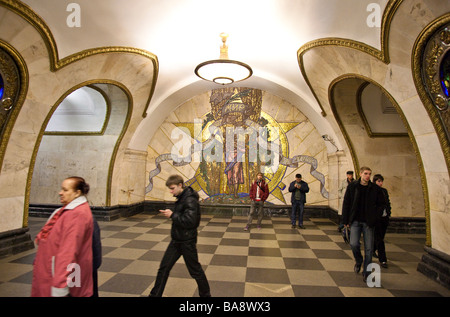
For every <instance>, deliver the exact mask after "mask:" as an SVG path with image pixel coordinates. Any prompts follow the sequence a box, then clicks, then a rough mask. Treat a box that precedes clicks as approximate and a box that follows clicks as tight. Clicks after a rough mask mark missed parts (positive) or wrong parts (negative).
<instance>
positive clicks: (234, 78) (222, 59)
mask: <svg viewBox="0 0 450 317" xmlns="http://www.w3.org/2000/svg"><path fill="white" fill-rule="evenodd" d="M220 37H221V38H222V46H221V47H220V55H219V59H214V60H210V61H206V62H203V63H200V64H199V65H198V66H197V67H196V68H195V71H194V72H195V74H196V75H197V76H198V77H200V78H201V79H203V80H208V81H212V82H214V83H216V84H220V85H228V84H232V83H235V82H239V81H242V80H245V79H247V78H249V77H250V76H252V74H253V70H252V68H251V67H250V66H249V65H247V64H245V63H243V62H239V61H235V60H231V59H229V58H228V45H227V44H226V41H227V38H228V34H226V33H223V32H222V33H220Z"/></svg>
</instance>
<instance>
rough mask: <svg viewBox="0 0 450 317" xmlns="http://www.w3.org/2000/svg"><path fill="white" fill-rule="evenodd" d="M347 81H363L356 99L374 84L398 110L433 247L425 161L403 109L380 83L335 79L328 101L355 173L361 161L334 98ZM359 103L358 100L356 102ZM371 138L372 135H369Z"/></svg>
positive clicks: (329, 90)
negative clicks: (415, 167)
mask: <svg viewBox="0 0 450 317" xmlns="http://www.w3.org/2000/svg"><path fill="white" fill-rule="evenodd" d="M347 79H360V80H362V83H361V85H360V86H359V88H358V89H357V90H356V91H355V98H357V94H358V90H360V89H361V87H362V86H364V85H367V84H372V85H375V86H377V87H378V88H379V89H380V90H381V91H382V92H383V93H384V94H385V95H386V96H387V97H388V98H389V100H391V102H392V101H393V102H392V104H393V106H394V107H395V109H396V110H397V113H398V114H399V116H400V118H401V120H402V122H403V124H404V126H405V128H406V130H407V133H408V137H409V140H410V142H411V145H412V147H413V150H414V154H415V156H416V160H417V164H418V166H419V172H420V178H421V185H422V190H423V194H424V195H423V198H424V209H425V218H426V220H427V221H426V237H427V241H426V244H427V245H428V246H431V227H430V203H429V191H428V185H427V180H426V173H425V169H424V165H423V161H422V157H421V155H420V151H419V146H418V145H417V142H416V139H415V138H414V134H413V132H412V129H411V127H410V125H409V123H408V121H407V119H406V117H405V115H404V114H403V111H402V109H401V108H400V106H399V105H398V103H397V102H395V100H394V98H393V97H392V96H391V94H389V92H388V91H386V90H385V89H384V88H383V87H382V86H381V85H380V84H379V83H377V82H375V81H374V80H372V79H370V78H367V77H364V76H361V75H357V74H345V75H342V76H339V77H338V78H336V79H334V80H333V81H332V82H331V83H330V86H329V89H328V99H329V101H330V107H331V111H332V113H333V116H334V118H335V119H336V122H337V124H338V126H339V129H340V130H341V132H342V134H343V136H344V139H345V141H346V143H347V146H348V148H349V150H350V155H351V157H352V160H353V162H354V169H355V171H359V168H360V165H359V160H358V157H357V155H356V151H355V147H354V145H353V143H352V141H351V138H350V136H349V134H348V132H347V130H346V128H345V126H344V124H343V122H342V120H341V118H340V116H339V112H338V111H337V107H336V103H335V100H334V98H333V91H334V89H335V88H336V86H337V85H338V84H339V83H340V82H342V81H344V80H347ZM355 102H356V103H357V100H356V101H355ZM369 137H370V135H369Z"/></svg>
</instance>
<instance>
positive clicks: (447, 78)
mask: <svg viewBox="0 0 450 317" xmlns="http://www.w3.org/2000/svg"><path fill="white" fill-rule="evenodd" d="M439 73H440V74H439V75H440V81H441V87H442V91H443V92H444V93H445V95H446V96H447V98H450V50H449V51H447V53H446V54H445V55H444V57H443V58H442V61H441V65H440V70H439Z"/></svg>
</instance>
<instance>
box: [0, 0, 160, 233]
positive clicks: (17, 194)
mask: <svg viewBox="0 0 450 317" xmlns="http://www.w3.org/2000/svg"><path fill="white" fill-rule="evenodd" d="M11 5H12V6H14V7H15V9H14V10H10V9H8V8H7V7H6V6H3V5H0V38H1V40H2V41H4V42H6V43H8V45H10V46H11V47H13V48H14V49H15V50H16V51H17V54H19V55H20V58H21V60H22V62H23V64H24V67H25V68H26V70H27V78H24V80H25V82H24V85H26V88H27V89H26V91H25V94H26V95H25V96H24V102H23V104H20V105H18V106H19V107H20V108H21V109H20V111H19V112H18V115H17V117H16V118H14V120H12V121H10V122H8V123H7V127H8V129H9V132H8V135H7V136H6V137H5V138H4V139H2V142H7V146H6V149H5V151H4V153H2V155H3V157H2V160H3V161H2V162H3V164H2V166H1V170H0V187H1V188H2V190H1V191H0V218H1V219H2V221H1V222H0V232H5V231H11V230H14V229H17V228H22V227H26V226H27V216H28V204H29V198H30V188H31V180H32V175H33V170H34V167H35V164H34V163H35V159H36V155H37V151H38V149H39V145H40V138H41V137H42V135H43V133H44V129H45V126H46V120H47V119H48V118H47V116H48V114H49V113H51V112H52V109H53V107H54V106H55V105H56V104H57V103H58V98H60V97H61V96H63V95H64V94H65V93H66V92H68V91H70V90H71V89H73V88H74V87H77V86H78V87H79V86H82V85H86V84H94V83H105V84H114V85H116V86H118V87H120V89H121V90H122V91H123V92H124V94H125V95H126V104H127V107H130V109H129V110H128V117H127V118H126V121H125V124H123V125H122V128H124V130H123V131H124V132H123V133H121V134H120V136H119V140H118V143H117V144H116V148H115V151H116V152H117V155H116V156H115V157H114V161H113V165H112V166H111V167H110V169H111V173H110V175H111V176H110V177H111V181H110V199H109V200H110V201H109V202H108V203H109V204H111V205H114V204H117V203H118V202H119V196H120V195H119V193H120V192H121V190H120V188H121V185H120V183H119V182H120V179H119V176H120V175H119V171H120V165H121V164H122V162H123V160H124V155H125V150H126V148H127V144H128V143H129V141H130V139H131V137H132V135H133V134H134V132H135V131H136V128H137V126H138V125H139V123H140V122H141V121H142V118H143V113H144V112H145V109H146V108H147V105H148V103H149V99H150V97H151V94H152V91H153V89H154V78H155V76H156V75H157V67H158V65H157V60H156V58H155V57H154V56H153V55H152V54H151V53H148V52H144V51H141V50H139V49H135V48H133V49H127V48H122V47H119V48H111V47H107V48H96V49H95V50H87V51H84V52H82V53H76V54H74V55H71V56H68V57H65V58H63V59H59V57H58V55H57V52H56V44H55V43H54V39H53V37H52V36H51V34H49V32H48V29H47V28H45V22H44V21H42V20H40V18H39V17H38V16H36V15H34V14H33V13H32V12H30V11H29V10H27V8H25V7H23V6H22V5H21V4H20V3H15V2H12V4H11ZM30 21H33V23H31V22H30ZM103 163H104V164H109V161H107V162H103ZM49 195H50V194H49ZM102 195H104V194H102ZM53 197H54V196H53ZM102 199H103V198H102Z"/></svg>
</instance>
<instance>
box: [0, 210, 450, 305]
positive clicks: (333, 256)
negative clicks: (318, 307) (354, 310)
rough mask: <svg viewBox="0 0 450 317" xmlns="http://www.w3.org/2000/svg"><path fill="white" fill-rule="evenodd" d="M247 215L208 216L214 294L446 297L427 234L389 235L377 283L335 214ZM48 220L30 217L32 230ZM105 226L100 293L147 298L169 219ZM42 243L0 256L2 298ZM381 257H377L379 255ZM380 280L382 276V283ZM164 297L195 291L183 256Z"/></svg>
mask: <svg viewBox="0 0 450 317" xmlns="http://www.w3.org/2000/svg"><path fill="white" fill-rule="evenodd" d="M246 221H247V219H246V217H243V216H232V217H222V216H214V215H203V216H202V221H201V224H200V227H199V238H198V245H197V246H198V252H199V260H200V263H201V264H202V266H203V268H204V270H205V273H206V276H207V278H208V280H209V283H210V286H211V293H212V296H214V297H254V298H255V297H278V296H279V297H448V296H450V290H448V289H446V288H445V287H443V286H441V285H439V284H438V283H436V282H435V281H433V280H430V279H428V278H427V277H426V276H424V275H423V274H421V273H420V272H418V271H417V264H418V263H419V261H420V258H421V256H422V254H423V253H424V251H423V246H424V243H425V236H424V235H423V234H392V233H390V234H387V236H386V239H385V241H386V249H387V254H388V264H389V267H388V268H380V275H379V279H378V280H373V281H372V286H373V287H369V285H368V284H367V283H365V282H363V280H362V276H361V274H356V273H354V272H353V265H354V261H353V256H352V252H351V250H350V247H349V246H348V245H347V244H345V243H344V241H343V239H342V237H341V235H340V233H339V232H338V231H337V226H336V224H335V223H333V222H332V221H331V220H329V219H323V218H309V219H305V221H304V224H305V229H292V228H291V225H290V223H289V220H288V219H287V218H286V217H272V218H264V220H263V225H262V228H261V229H257V228H256V226H253V227H252V228H251V230H250V231H244V230H243V228H244V226H245V223H246ZM44 223H45V219H43V218H35V217H32V218H30V220H29V225H30V233H31V235H32V237H33V238H34V236H35V235H36V233H37V232H38V231H39V230H40V228H41V227H42V225H43V224H44ZM99 224H100V227H101V236H102V248H103V263H102V265H101V267H100V270H99V295H100V297H143V296H147V295H148V294H149V292H150V290H151V288H152V286H153V283H154V280H155V276H156V273H157V270H158V267H159V263H160V260H161V258H162V256H163V254H164V251H165V249H166V247H167V245H168V243H169V241H170V226H171V222H170V220H168V219H166V218H163V217H161V216H159V215H152V214H138V215H134V216H132V217H129V218H120V219H118V220H115V221H111V222H99ZM35 252H36V250H35V249H34V250H29V251H26V252H22V253H20V254H16V255H13V256H9V257H6V258H3V259H0V297H28V296H29V295H30V290H31V285H30V283H31V278H32V263H33V259H34V256H35ZM375 263H376V262H375ZM377 281H378V282H379V283H378V284H377ZM164 296H167V297H197V296H198V291H197V285H196V283H195V281H194V280H193V279H192V278H191V277H190V276H189V273H188V271H187V269H186V266H185V265H184V263H183V259H182V258H181V259H180V260H179V261H178V262H177V264H176V265H175V266H174V268H173V269H172V271H171V275H170V278H169V281H168V283H167V286H166V289H165V292H164Z"/></svg>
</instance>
